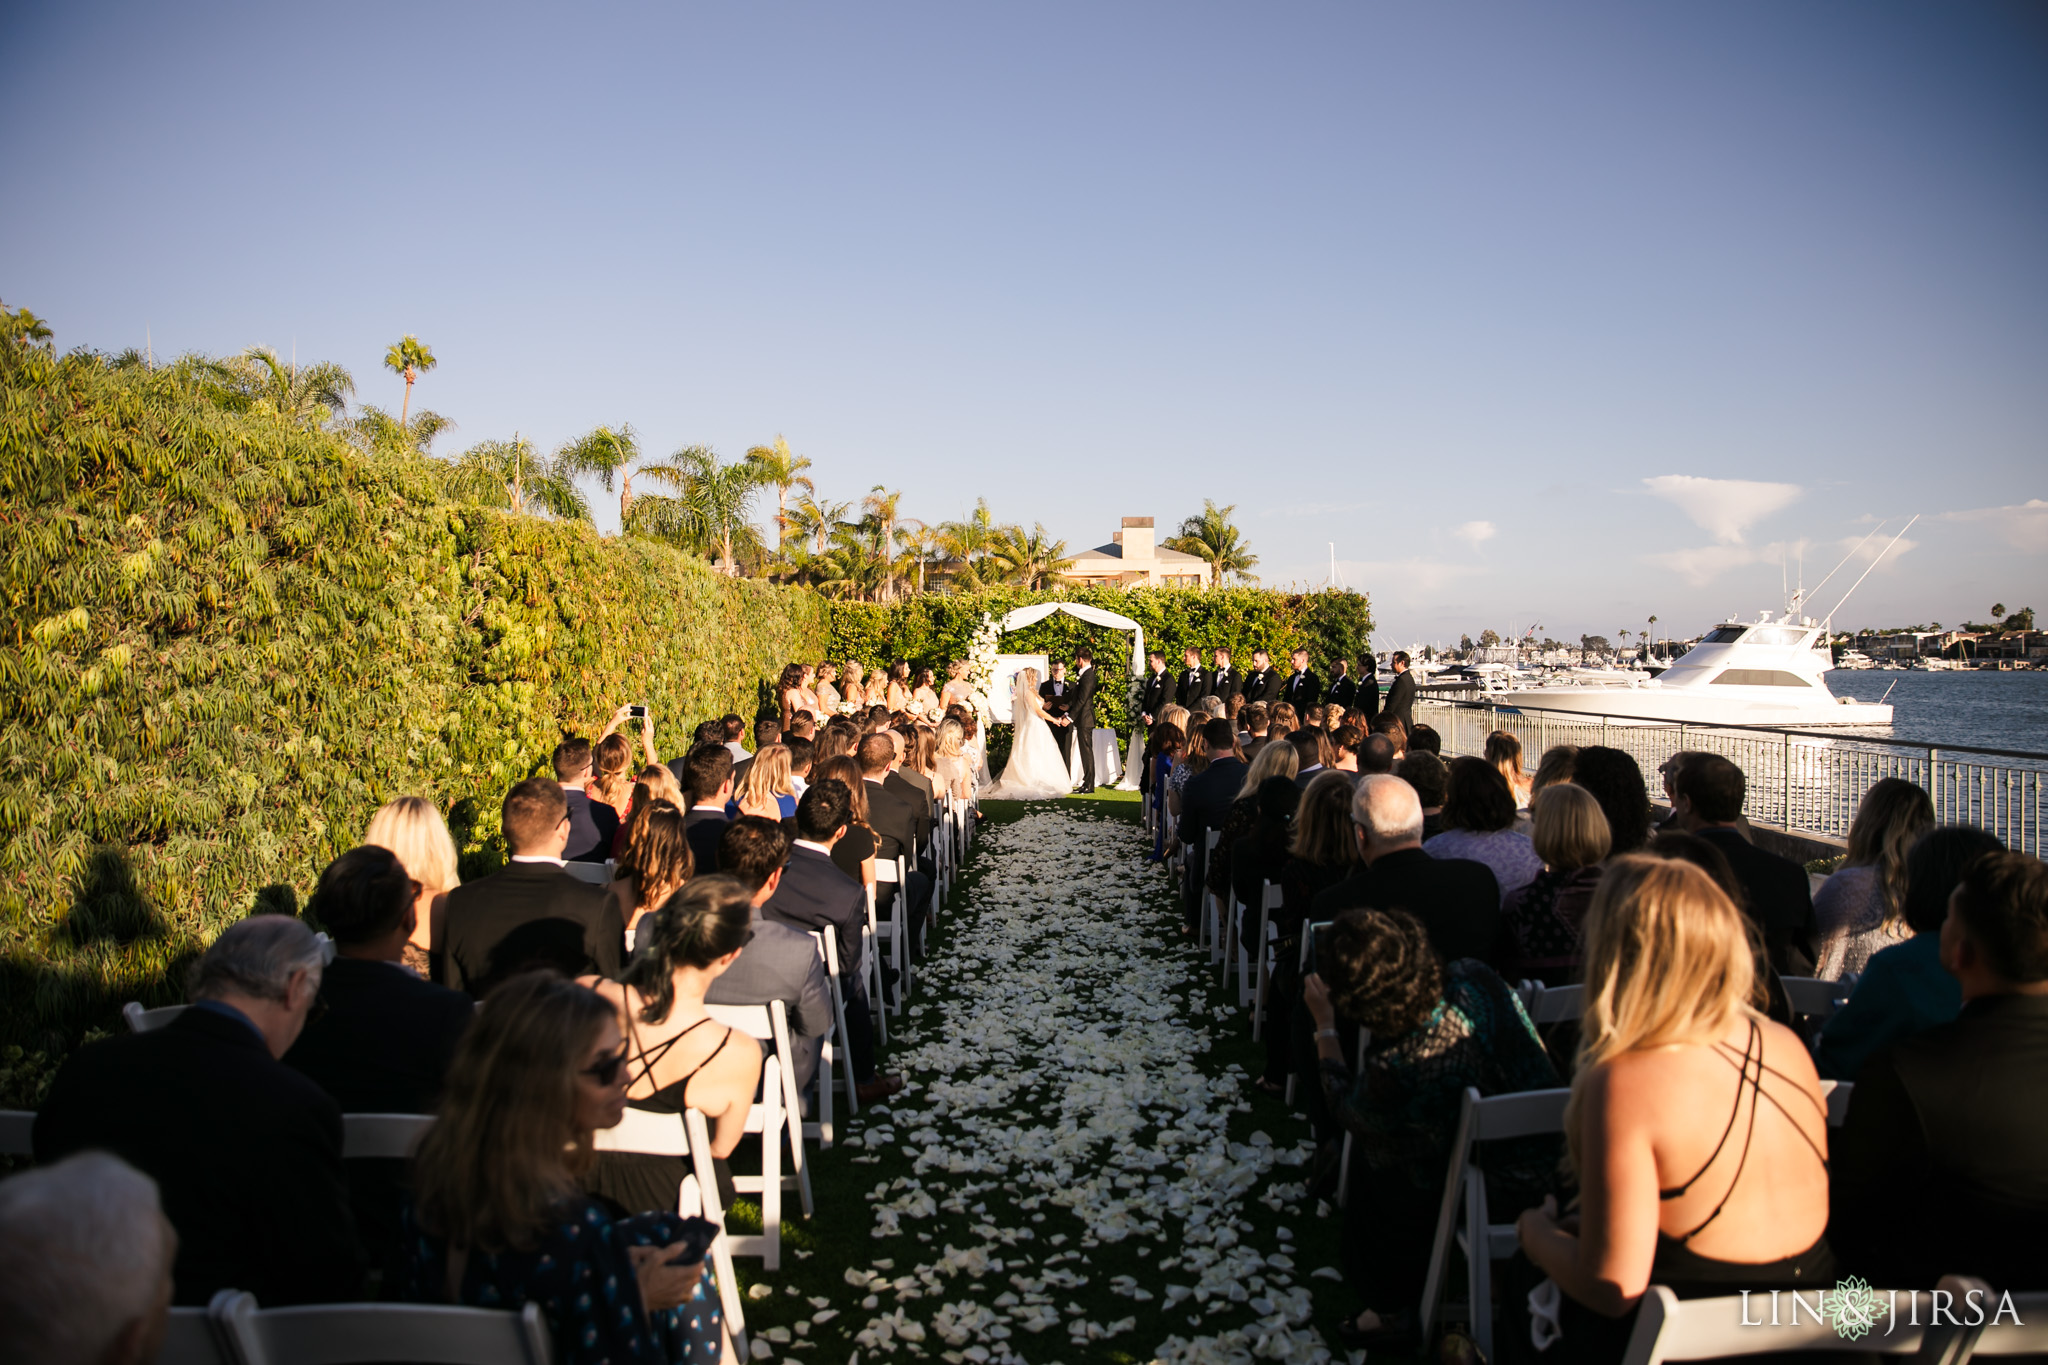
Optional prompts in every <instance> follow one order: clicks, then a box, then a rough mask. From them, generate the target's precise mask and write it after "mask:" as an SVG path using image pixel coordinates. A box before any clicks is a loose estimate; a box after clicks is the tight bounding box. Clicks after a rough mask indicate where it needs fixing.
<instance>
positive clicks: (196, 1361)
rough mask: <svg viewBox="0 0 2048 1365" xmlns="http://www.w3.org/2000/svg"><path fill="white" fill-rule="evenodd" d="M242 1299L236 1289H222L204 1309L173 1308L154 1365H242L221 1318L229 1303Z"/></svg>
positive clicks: (246, 1296)
mask: <svg viewBox="0 0 2048 1365" xmlns="http://www.w3.org/2000/svg"><path fill="white" fill-rule="evenodd" d="M246 1298H249V1295H247V1294H245V1293H243V1292H242V1291H241V1290H239V1289H222V1290H218V1291H216V1292H215V1293H214V1296H213V1301H212V1302H211V1303H209V1304H207V1306H206V1307H204V1308H173V1309H172V1310H171V1313H170V1319H169V1321H167V1322H166V1323H165V1324H164V1344H163V1345H162V1346H161V1347H160V1348H159V1349H158V1350H157V1353H156V1365H242V1363H241V1362H240V1361H239V1360H237V1359H236V1357H235V1348H234V1345H233V1343H232V1340H231V1338H230V1337H229V1335H228V1329H227V1323H226V1322H225V1320H224V1319H225V1315H226V1313H227V1310H228V1309H229V1308H230V1307H231V1306H232V1305H233V1304H235V1303H236V1302H237V1301H238V1300H241V1299H246ZM252 1303H253V1300H252Z"/></svg>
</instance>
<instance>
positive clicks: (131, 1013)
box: [121, 1000, 185, 1033]
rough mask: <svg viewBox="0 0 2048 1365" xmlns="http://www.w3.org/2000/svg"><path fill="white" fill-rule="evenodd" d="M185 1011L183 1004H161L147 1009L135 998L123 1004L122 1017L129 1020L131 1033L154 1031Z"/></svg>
mask: <svg viewBox="0 0 2048 1365" xmlns="http://www.w3.org/2000/svg"><path fill="white" fill-rule="evenodd" d="M184 1012H185V1007H184V1006H183V1005H159V1006H157V1007H156V1008H155V1009H153V1010H146V1009H144V1008H142V1005H141V1003H140V1002H139V1001H135V1000H130V1001H129V1002H128V1003H127V1004H125V1005H123V1006H121V1017H122V1018H123V1019H125V1020H127V1021H128V1031H129V1032H130V1033H154V1032H156V1031H157V1030H158V1029H160V1028H162V1027H163V1026H164V1025H165V1024H168V1023H170V1022H171V1020H173V1019H175V1018H177V1017H178V1016H179V1015H181V1014H183V1013H184Z"/></svg>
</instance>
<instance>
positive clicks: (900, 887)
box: [868, 854, 911, 1041]
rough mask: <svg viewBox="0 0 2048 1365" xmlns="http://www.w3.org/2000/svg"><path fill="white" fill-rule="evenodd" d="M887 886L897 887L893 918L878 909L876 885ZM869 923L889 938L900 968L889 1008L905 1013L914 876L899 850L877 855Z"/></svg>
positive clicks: (870, 890)
mask: <svg viewBox="0 0 2048 1365" xmlns="http://www.w3.org/2000/svg"><path fill="white" fill-rule="evenodd" d="M883 886H893V887H895V888H896V903H895V906H894V907H893V913H892V916H891V918H889V919H880V918H878V917H877V915H876V913H875V898H876V896H877V894H878V892H877V889H876V888H878V887H883ZM868 923H869V924H870V925H872V926H874V933H875V937H876V939H877V940H878V941H881V940H887V942H888V945H889V965H890V966H892V967H894V968H895V969H896V990H895V992H894V998H893V999H891V1000H890V1001H889V1011H890V1012H891V1013H892V1014H901V1013H902V1012H903V1000H904V997H905V996H907V995H909V994H910V935H911V927H910V877H909V869H908V868H906V867H905V866H904V864H903V857H902V855H901V854H898V855H897V856H896V857H895V858H893V859H883V858H877V859H875V885H874V886H871V887H869V888H868ZM875 980H876V984H877V986H879V985H880V982H881V969H880V967H879V965H878V966H877V968H876V971H875ZM876 1003H877V1004H879V1003H881V996H880V995H879V994H878V995H877V996H876ZM885 1041H886V1040H885Z"/></svg>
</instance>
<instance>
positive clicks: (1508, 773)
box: [1485, 730, 1530, 810]
mask: <svg viewBox="0 0 2048 1365" xmlns="http://www.w3.org/2000/svg"><path fill="white" fill-rule="evenodd" d="M1485 752H1486V761H1487V762H1488V763H1491V764H1492V765H1493V766H1494V767H1495V768H1497V769H1498V770H1499V771H1500V775H1501V776H1502V777H1505V778H1506V779H1507V780H1508V790H1509V791H1510V792H1512V793H1513V794H1514V798H1515V809H1516V810H1527V809H1528V808H1529V795H1530V793H1529V779H1528V778H1527V777H1525V776H1523V775H1522V741H1521V740H1520V739H1519V738H1517V737H1516V736H1515V735H1514V734H1513V733H1511V732H1509V731H1507V730H1495V731H1494V732H1493V733H1492V734H1490V735H1488V736H1487V737H1486V751H1485Z"/></svg>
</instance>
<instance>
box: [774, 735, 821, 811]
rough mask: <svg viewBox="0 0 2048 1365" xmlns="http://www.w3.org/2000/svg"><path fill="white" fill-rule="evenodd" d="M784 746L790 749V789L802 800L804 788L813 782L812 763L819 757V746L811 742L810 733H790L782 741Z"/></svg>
mask: <svg viewBox="0 0 2048 1365" xmlns="http://www.w3.org/2000/svg"><path fill="white" fill-rule="evenodd" d="M782 747H783V748H785V749H787V750H789V789H790V790H791V791H792V792H794V793H796V798H797V800H799V801H801V800H803V796H804V788H805V787H807V786H809V785H810V782H811V764H812V763H813V762H814V761H815V760H816V758H817V752H818V746H817V745H815V744H813V743H811V738H810V736H809V735H790V736H789V737H787V738H786V739H784V740H783V741H782Z"/></svg>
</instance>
